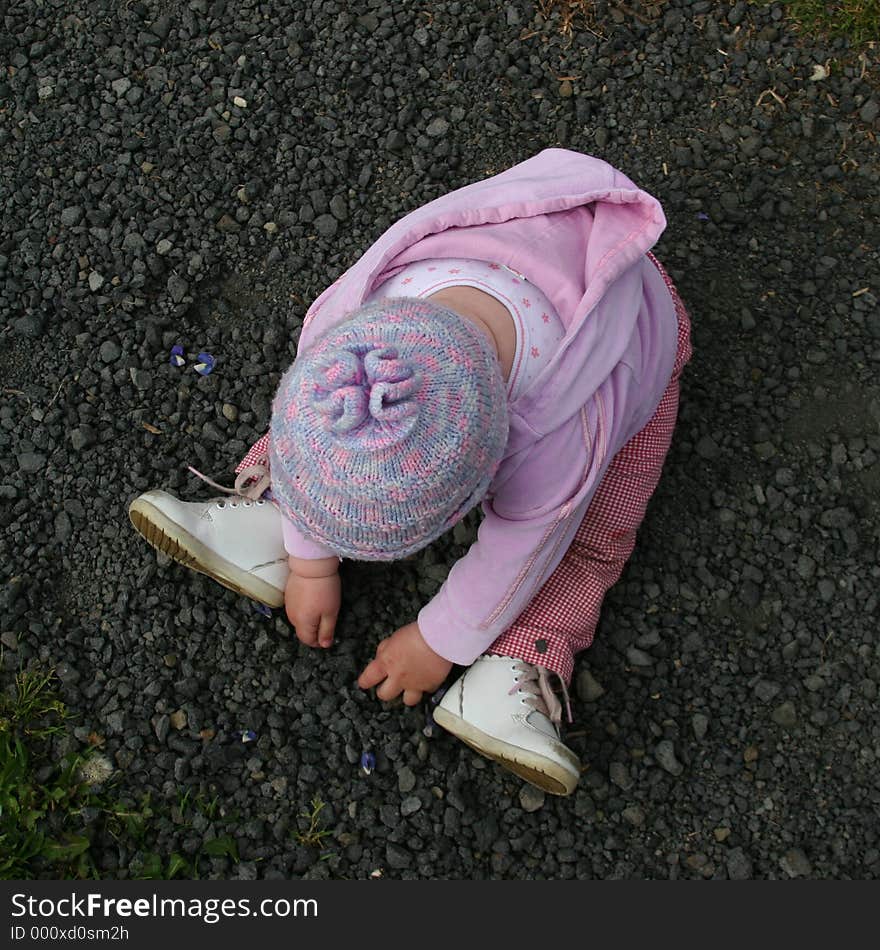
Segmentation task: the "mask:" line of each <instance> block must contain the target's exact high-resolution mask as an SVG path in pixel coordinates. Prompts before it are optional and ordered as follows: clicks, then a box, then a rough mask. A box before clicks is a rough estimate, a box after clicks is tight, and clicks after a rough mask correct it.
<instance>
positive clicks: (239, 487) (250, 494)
mask: <svg viewBox="0 0 880 950" xmlns="http://www.w3.org/2000/svg"><path fill="white" fill-rule="evenodd" d="M187 468H188V469H189V470H190V471H191V472H192V473H193V475H198V477H199V478H200V479H201V480H202V481H203V482H207V483H208V484H209V485H210V486H211V487H212V488H216V489H217V490H218V491H222V492H225V493H226V494H227V495H241V497H242V498H249V499H250V500H251V501H257V499H259V498H261V497H262V495H263V493H264V492H265V491H266V490H267V489H268V488H269V485H270V484H271V480H270V478H269V470H268V469H267V468H266V466H265V465H249V466H248V467H247V468H243V469H242V470H241V471H240V472H239V473H238V475H237V476H236V479H235V484H234V486H233V487H232V488H227V487H226V485H220V484H218V483H217V482H215V481H214V480H213V479H211V478H208V476H207V475H203V474H202V473H201V472H200V471H199V470H198V469H196V468H193V467H192V465H187ZM250 481H253V485H250V486H248V487H247V488H246V487H245V485H246V484H247V483H248V482H250Z"/></svg>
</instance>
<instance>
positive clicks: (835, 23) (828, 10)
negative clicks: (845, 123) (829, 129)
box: [536, 0, 880, 46]
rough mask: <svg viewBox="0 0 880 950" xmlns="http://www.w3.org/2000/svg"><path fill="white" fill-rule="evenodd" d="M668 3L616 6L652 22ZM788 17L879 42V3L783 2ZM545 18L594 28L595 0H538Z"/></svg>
mask: <svg viewBox="0 0 880 950" xmlns="http://www.w3.org/2000/svg"><path fill="white" fill-rule="evenodd" d="M664 2H665V0H629V2H628V3H627V2H623V0H622V2H619V3H615V0H611V4H612V5H613V6H617V7H618V8H619V9H621V10H622V11H623V13H624V15H625V16H638V17H640V18H642V19H648V20H650V19H651V18H652V17H654V16H655V15H656V14H657V13H658V12H659V11H660V10H661V9H662V7H663V4H664ZM771 2H773V0H752V5H753V6H767V5H768V4H769V3H771ZM783 4H784V6H785V8H786V12H787V13H788V15H789V17H790V18H791V19H792V20H793V21H795V22H796V23H798V24H800V25H801V27H802V28H803V29H804V30H806V31H812V32H816V31H819V32H822V33H826V34H828V35H830V36H844V37H847V38H848V39H849V40H850V41H851V42H852V43H853V44H854V45H856V46H861V45H863V44H865V43H870V42H876V41H878V40H880V0H783ZM536 6H537V8H538V10H539V11H540V12H541V14H542V15H543V16H545V17H546V16H549V15H550V14H552V13H554V12H558V13H559V20H560V29H561V30H562V32H564V33H570V32H571V30H572V27H573V26H574V27H579V26H586V27H588V28H593V27H595V26H596V25H597V24H596V19H595V6H596V4H595V2H594V0H536Z"/></svg>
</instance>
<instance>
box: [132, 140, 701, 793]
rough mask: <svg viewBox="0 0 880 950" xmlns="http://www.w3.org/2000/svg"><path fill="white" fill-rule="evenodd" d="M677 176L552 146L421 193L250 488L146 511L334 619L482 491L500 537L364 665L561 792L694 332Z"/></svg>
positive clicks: (307, 354) (336, 292)
mask: <svg viewBox="0 0 880 950" xmlns="http://www.w3.org/2000/svg"><path fill="white" fill-rule="evenodd" d="M665 223H666V222H665V218H664V216H663V212H662V210H661V208H660V205H659V203H658V202H657V200H656V199H654V198H653V197H651V196H650V195H648V194H647V193H646V192H644V191H642V190H640V189H639V188H637V187H636V186H635V185H634V184H633V183H632V182H631V181H629V179H627V178H626V177H625V176H624V175H622V174H621V173H620V172H618V171H616V170H615V169H613V168H612V167H611V166H609V165H608V164H606V163H605V162H602V161H600V160H598V159H596V158H592V157H590V156H587V155H582V154H579V153H576V152H572V151H568V150H564V149H547V150H545V151H543V152H541V153H540V154H538V155H536V156H535V157H533V158H531V159H529V160H527V161H525V162H522V163H521V164H519V165H516V166H514V167H513V168H511V169H509V170H507V171H505V172H503V173H502V174H499V175H496V176H494V177H491V178H488V179H486V180H484V181H481V182H477V183H475V184H472V185H469V186H467V187H465V188H461V189H459V190H457V191H454V192H452V193H450V194H448V195H445V196H444V197H442V198H438V199H437V200H435V201H432V202H430V203H429V204H427V205H425V206H423V207H421V208H419V209H418V210H416V211H414V212H412V213H411V214H409V215H407V216H406V217H404V218H403V219H401V220H400V221H398V222H397V223H396V224H394V225H393V226H392V227H391V228H389V229H388V231H386V232H385V234H383V235H382V236H381V237H380V238H379V240H378V241H376V243H375V244H373V245H372V247H370V248H369V249H368V250H367V252H366V253H365V254H364V255H363V257H361V258H360V259H359V260H358V261H357V263H355V264H354V266H353V267H351V268H350V269H349V270H348V271H347V272H346V273H345V274H343V275H342V277H340V278H339V280H337V281H336V282H335V283H334V284H333V285H332V286H330V287H328V288H327V289H326V290H325V291H324V292H323V293H322V294H321V296H320V297H319V298H318V299H317V300H316V301H315V302H314V304H313V305H312V306H311V307H310V309H309V311H308V313H307V314H306V317H305V321H304V324H303V329H302V334H301V337H300V341H299V346H298V354H297V358H296V360H295V362H294V364H293V365H292V366H291V367H290V368H289V369H288V371H287V372H286V373H285V375H284V377H283V378H282V380H281V383H280V385H279V387H278V391H277V393H276V395H275V399H274V402H273V406H272V417H271V423H270V431H269V433H268V434H267V436H265V437H264V438H263V439H261V440H260V441H259V442H258V443H257V444H256V445H255V446H254V447H253V448H252V449H251V451H250V452H249V453H248V455H247V457H246V458H245V459H244V460H243V461H242V462H241V464H240V465H239V467H238V469H237V471H238V479H237V481H236V486H237V488H236V490H237V492H238V494H239V495H240V496H242V497H241V498H238V499H236V500H231V501H230V500H226V499H213V500H212V501H208V502H203V503H195V502H182V501H180V500H178V499H176V498H174V497H173V496H171V495H169V494H167V493H165V492H160V491H151V492H147V493H146V494H144V495H141V496H140V497H139V498H137V499H135V501H134V502H133V503H132V505H131V508H130V515H131V519H132V522H133V523H134V525H135V527H136V528H137V529H138V531H140V532H141V534H143V535H144V536H145V537H146V538H147V540H149V541H150V542H151V543H152V544H154V545H155V546H156V547H158V548H160V549H161V550H164V551H166V553H168V554H170V555H171V556H172V557H174V558H175V559H176V560H178V561H180V562H181V563H184V564H186V565H187V566H189V567H192V568H194V569H195V570H197V571H201V572H202V573H205V574H208V575H209V576H211V577H213V578H215V579H216V580H218V581H219V582H220V583H222V584H224V585H225V586H227V587H231V588H232V589H233V590H237V591H239V592H241V593H244V594H246V595H247V596H250V597H253V598H254V599H255V600H258V601H262V602H264V603H267V604H269V605H270V606H280V605H281V604H282V603H283V604H284V606H285V608H286V611H287V615H288V617H289V619H290V621H291V623H292V624H293V626H294V627H295V629H296V634H297V637H298V638H299V639H300V641H302V642H303V643H305V644H307V645H309V646H316V647H329V646H330V645H331V644H332V642H333V636H334V630H335V626H336V620H337V616H338V613H339V607H340V596H341V592H340V580H339V573H338V567H339V562H340V559H341V558H352V559H360V560H383V561H390V560H395V559H399V558H404V557H407V556H409V555H411V554H413V553H414V552H416V551H418V550H420V549H421V548H423V547H425V546H426V545H427V544H429V543H430V542H432V541H434V540H435V539H436V538H438V537H439V536H440V535H442V534H443V533H444V532H445V531H447V530H449V529H450V528H452V527H453V526H454V525H455V524H456V523H457V522H458V521H459V520H460V519H461V518H462V517H463V516H464V515H465V514H467V512H468V511H470V510H471V509H472V508H473V507H474V506H475V505H477V504H478V503H482V511H483V519H482V522H481V524H480V527H479V531H478V536H477V540H476V541H475V542H474V544H473V545H472V546H471V547H470V549H469V550H468V552H467V554H466V555H465V556H464V557H463V558H461V559H460V560H459V561H458V562H457V563H456V564H455V565H453V567H452V569H451V571H450V572H449V576H448V577H447V579H446V581H445V582H444V584H443V585H442V587H441V588H440V590H439V592H438V593H437V595H436V596H435V597H433V598H432V599H431V600H430V601H429V602H428V603H426V604H425V605H424V606H423V607H422V609H421V611H420V612H419V614H418V616H417V617H416V618H415V619H414V621H413V622H411V623H409V624H407V625H406V626H404V627H401V628H400V629H399V630H397V631H396V632H395V633H393V634H392V635H391V636H390V637H388V638H387V639H384V640H382V641H381V642H380V643H379V646H378V648H377V650H376V655H375V658H373V659H372V660H371V662H370V663H369V664H368V665H367V666H366V668H365V669H364V670H363V672H362V673H361V675H360V678H359V680H358V683H359V685H360V686H361V687H363V688H365V689H367V688H371V687H377V689H376V695H377V696H378V697H379V698H380V699H383V700H391V699H394V698H395V697H396V696H399V695H402V696H403V701H404V702H405V703H406V704H407V705H415V704H416V703H418V702H419V701H420V699H421V698H422V695H423V694H424V693H429V692H433V691H434V690H436V689H437V688H438V687H439V686H440V685H441V684H442V683H443V682H444V681H445V680H446V678H447V676H448V675H449V673H450V671H451V669H452V666H453V664H458V665H460V666H464V667H466V669H465V671H464V672H463V673H462V675H461V676H459V677H458V679H457V680H456V681H455V682H454V683H453V685H452V686H451V687H450V688H449V689H448V690H447V692H446V693H445V695H444V697H443V699H442V701H441V702H440V704H439V706H438V707H437V709H436V711H435V714H434V715H435V719H436V721H437V722H438V723H439V724H440V725H441V726H443V727H444V728H445V729H447V730H448V731H450V732H451V733H453V734H454V735H456V736H458V737H459V738H460V739H462V740H463V741H464V742H466V743H468V744H469V745H471V746H472V747H473V748H475V749H476V750H477V751H479V752H481V753H483V754H484V755H486V756H488V757H489V758H491V759H494V760H495V761H497V762H499V763H500V764H501V765H503V766H504V767H506V768H508V769H510V770H511V771H512V772H514V773H516V774H517V775H519V776H521V777H522V778H524V779H526V780H527V781H529V782H531V783H533V784H535V785H537V786H538V787H540V788H543V789H544V790H545V791H547V792H550V793H552V794H560V795H564V794H570V793H571V792H572V791H573V790H574V788H575V786H576V784H577V781H578V778H579V775H580V769H581V766H580V762H579V761H578V759H577V757H576V756H575V755H574V753H573V752H572V751H571V750H570V749H569V748H568V747H567V746H566V745H565V744H564V742H563V741H562V739H561V736H560V723H561V718H562V706H561V704H560V702H559V700H558V699H557V696H556V694H555V692H554V690H553V688H552V686H551V682H550V678H551V675H555V677H556V678H557V679H558V680H559V681H560V682H561V684H562V687H563V692H564V693H565V695H566V698H567V691H566V689H565V687H566V685H567V684H568V682H569V681H570V678H571V674H572V668H573V663H574V657H575V655H576V654H577V653H578V652H579V651H581V650H584V649H586V648H587V647H589V646H590V644H591V643H592V640H593V636H594V633H595V630H596V625H597V622H598V618H599V611H600V608H601V604H602V600H603V598H604V596H605V594H606V592H607V591H608V589H609V588H610V587H611V585H612V584H614V582H615V581H616V580H617V579H618V577H619V576H620V574H621V571H622V570H623V567H624V565H625V563H626V561H627V559H628V558H629V556H630V554H631V552H632V550H633V547H634V544H635V537H636V531H637V529H638V527H639V525H640V524H641V521H642V519H643V518H644V514H645V509H646V506H647V503H648V500H649V499H650V497H651V495H652V493H653V491H654V489H655V488H656V485H657V482H658V480H659V477H660V472H661V469H662V466H663V461H664V458H665V456H666V452H667V450H668V448H669V445H670V441H671V437H672V431H673V428H674V425H675V419H676V414H677V409H678V392H679V382H678V381H679V376H680V375H681V372H682V369H683V368H684V365H685V364H686V363H687V361H688V359H689V358H690V355H691V350H690V333H689V322H688V317H687V313H686V311H685V308H684V306H683V305H682V303H681V300H680V299H679V296H678V294H677V292H676V290H675V288H674V286H673V285H672V282H671V281H670V279H669V277H668V276H667V274H666V273H665V271H664V270H663V268H662V267H661V265H660V264H659V262H658V261H657V260H656V259H655V258H654V257H653V256H652V255H651V254H650V253H649V252H650V249H651V247H653V245H654V244H655V242H656V241H657V239H658V238H659V236H660V234H661V233H662V231H663V229H664V227H665Z"/></svg>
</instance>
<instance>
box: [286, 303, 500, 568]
mask: <svg viewBox="0 0 880 950" xmlns="http://www.w3.org/2000/svg"><path fill="white" fill-rule="evenodd" d="M507 432H508V417H507V392H506V386H505V383H504V378H503V376H502V373H501V368H500V366H499V365H498V360H497V357H496V355H495V351H494V348H493V346H492V344H491V342H490V341H489V339H488V338H487V337H486V336H485V334H484V333H482V332H481V331H480V330H479V328H478V327H477V326H475V325H474V324H473V323H471V322H470V321H468V320H465V319H464V318H463V317H462V316H460V315H459V314H457V313H455V312H454V311H452V310H448V309H447V308H445V307H441V306H439V305H437V304H434V303H432V302H431V301H430V300H425V299H421V298H416V297H399V298H392V299H390V300H386V301H383V302H381V303H377V304H371V305H369V306H366V307H362V308H361V309H360V310H358V311H356V312H355V313H354V314H353V315H352V316H351V317H350V318H349V319H347V320H346V321H345V322H344V323H342V324H340V325H339V326H337V327H335V328H333V329H332V330H330V331H329V332H328V333H326V334H325V335H324V336H322V337H319V338H318V339H317V340H315V342H314V343H313V344H312V346H311V347H310V348H309V349H308V350H306V351H305V352H304V353H302V354H300V355H299V356H298V357H297V359H296V361H295V362H294V364H293V366H292V367H291V368H290V369H289V370H288V371H287V372H286V373H285V375H284V377H283V378H282V380H281V383H280V385H279V387H278V391H277V393H276V395H275V400H274V402H273V406H272V422H271V427H270V443H269V460H270V469H271V475H272V494H273V496H274V498H275V500H276V501H277V502H278V504H279V506H280V508H281V510H282V511H283V513H284V514H285V516H286V517H288V518H289V519H290V520H291V521H292V522H293V523H294V524H295V525H296V526H297V528H299V530H300V531H301V532H302V533H303V534H304V535H306V536H307V537H309V538H311V539H312V540H314V541H318V542H320V543H322V544H325V545H327V546H328V547H330V548H331V549H332V550H334V551H335V552H337V553H338V554H339V555H341V556H342V557H349V558H354V559H356V560H396V559H398V558H403V557H406V556H407V555H409V554H412V553H414V552H415V551H418V550H419V549H420V548H423V547H424V546H425V545H427V544H429V543H430V542H431V541H433V540H435V539H436V538H438V537H439V536H440V535H441V534H443V532H444V531H446V530H448V529H449V528H451V527H452V526H453V525H454V524H455V523H456V522H457V521H459V520H460V519H461V518H462V517H463V516H464V515H465V514H466V513H467V512H468V511H469V510H470V509H471V508H472V507H473V506H474V505H476V504H477V503H478V502H479V501H480V500H481V499H482V498H483V496H484V495H485V494H486V491H487V489H488V487H489V483H490V482H491V480H492V478H493V477H494V475H495V472H496V470H497V468H498V465H499V463H500V461H501V458H502V455H503V453H504V448H505V446H506V444H507Z"/></svg>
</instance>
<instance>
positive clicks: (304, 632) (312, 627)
mask: <svg viewBox="0 0 880 950" xmlns="http://www.w3.org/2000/svg"><path fill="white" fill-rule="evenodd" d="M294 629H295V630H296V638H297V640H299V642H300V643H304V644H305V645H306V646H307V647H315V646H317V645H318V622H317V620H304V621H300V622H299V623H297V624H295V625H294Z"/></svg>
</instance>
